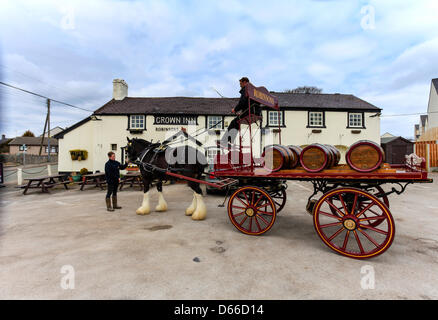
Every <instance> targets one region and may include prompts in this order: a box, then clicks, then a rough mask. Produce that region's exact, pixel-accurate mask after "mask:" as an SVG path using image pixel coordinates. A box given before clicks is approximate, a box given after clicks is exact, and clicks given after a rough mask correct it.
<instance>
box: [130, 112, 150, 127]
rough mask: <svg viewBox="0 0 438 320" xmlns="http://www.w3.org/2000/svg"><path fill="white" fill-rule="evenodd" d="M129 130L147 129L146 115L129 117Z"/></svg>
mask: <svg viewBox="0 0 438 320" xmlns="http://www.w3.org/2000/svg"><path fill="white" fill-rule="evenodd" d="M129 129H131V130H144V129H146V119H145V116H144V114H133V115H130V116H129Z"/></svg>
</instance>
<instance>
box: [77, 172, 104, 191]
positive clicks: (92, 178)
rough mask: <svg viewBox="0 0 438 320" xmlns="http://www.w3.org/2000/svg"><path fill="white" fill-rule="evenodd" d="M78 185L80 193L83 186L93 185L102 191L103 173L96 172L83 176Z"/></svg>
mask: <svg viewBox="0 0 438 320" xmlns="http://www.w3.org/2000/svg"><path fill="white" fill-rule="evenodd" d="M79 184H80V185H81V189H80V190H81V191H83V190H84V186H85V185H90V184H94V186H95V187H100V189H102V190H103V187H104V186H105V185H106V179H105V173H104V172H97V173H90V174H86V175H83V176H82V181H81V182H79Z"/></svg>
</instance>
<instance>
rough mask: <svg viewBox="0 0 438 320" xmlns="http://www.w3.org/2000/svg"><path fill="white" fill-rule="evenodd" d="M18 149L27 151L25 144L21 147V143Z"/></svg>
mask: <svg viewBox="0 0 438 320" xmlns="http://www.w3.org/2000/svg"><path fill="white" fill-rule="evenodd" d="M18 149H19V150H20V151H27V146H25V147H23V145H21V146H20V147H19V148H18Z"/></svg>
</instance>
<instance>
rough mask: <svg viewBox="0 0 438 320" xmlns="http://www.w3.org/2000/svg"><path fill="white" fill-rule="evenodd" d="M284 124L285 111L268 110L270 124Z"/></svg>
mask: <svg viewBox="0 0 438 320" xmlns="http://www.w3.org/2000/svg"><path fill="white" fill-rule="evenodd" d="M278 125H280V126H283V125H284V122H283V112H281V111H280V112H278V111H268V126H270V127H271V126H278Z"/></svg>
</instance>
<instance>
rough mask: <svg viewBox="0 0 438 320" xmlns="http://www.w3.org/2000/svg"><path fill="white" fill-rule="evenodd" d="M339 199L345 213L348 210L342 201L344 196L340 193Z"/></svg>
mask: <svg viewBox="0 0 438 320" xmlns="http://www.w3.org/2000/svg"><path fill="white" fill-rule="evenodd" d="M339 200H340V201H341V203H342V207H343V208H344V212H345V213H347V212H348V210H347V207H346V206H345V202H344V198H343V197H342V194H339Z"/></svg>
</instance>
